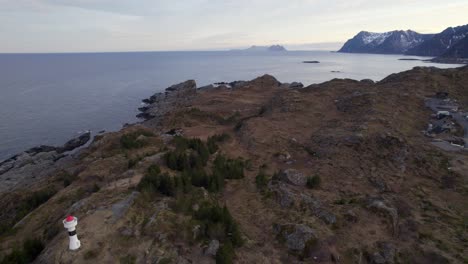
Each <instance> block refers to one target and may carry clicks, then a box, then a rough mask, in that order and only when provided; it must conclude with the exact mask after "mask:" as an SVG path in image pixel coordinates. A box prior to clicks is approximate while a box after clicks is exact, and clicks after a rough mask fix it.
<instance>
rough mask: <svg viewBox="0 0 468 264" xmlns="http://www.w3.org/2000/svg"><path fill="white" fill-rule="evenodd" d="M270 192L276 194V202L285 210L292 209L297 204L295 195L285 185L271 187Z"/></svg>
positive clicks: (279, 184)
mask: <svg viewBox="0 0 468 264" xmlns="http://www.w3.org/2000/svg"><path fill="white" fill-rule="evenodd" d="M270 190H271V191H272V192H273V193H274V195H275V198H276V200H277V201H278V203H279V204H280V205H281V207H283V208H291V207H293V206H294V204H295V194H294V193H293V192H292V191H291V190H289V189H288V187H287V186H286V185H285V184H283V183H278V184H275V185H270Z"/></svg>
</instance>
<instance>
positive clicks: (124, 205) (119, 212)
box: [112, 191, 140, 223]
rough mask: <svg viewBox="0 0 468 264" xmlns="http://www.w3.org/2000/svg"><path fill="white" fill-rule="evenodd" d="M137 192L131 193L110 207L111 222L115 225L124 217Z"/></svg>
mask: <svg viewBox="0 0 468 264" xmlns="http://www.w3.org/2000/svg"><path fill="white" fill-rule="evenodd" d="M139 194H140V193H139V192H135V191H134V192H132V193H131V194H130V195H128V196H127V198H125V199H124V200H122V201H120V202H118V203H115V204H113V205H112V222H113V223H116V222H117V221H118V220H119V219H120V218H122V216H124V215H125V214H126V213H127V211H128V209H130V206H131V205H132V204H133V201H134V200H135V198H137V197H138V195H139Z"/></svg>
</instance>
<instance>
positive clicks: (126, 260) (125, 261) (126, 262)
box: [119, 255, 136, 264]
mask: <svg viewBox="0 0 468 264" xmlns="http://www.w3.org/2000/svg"><path fill="white" fill-rule="evenodd" d="M119 262H120V264H134V263H136V257H135V256H133V255H127V256H125V257H121V258H120V261H119Z"/></svg>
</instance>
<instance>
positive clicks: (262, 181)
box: [255, 170, 268, 191]
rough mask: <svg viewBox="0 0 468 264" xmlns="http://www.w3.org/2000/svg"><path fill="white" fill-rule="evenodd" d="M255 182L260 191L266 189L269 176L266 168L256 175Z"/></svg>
mask: <svg viewBox="0 0 468 264" xmlns="http://www.w3.org/2000/svg"><path fill="white" fill-rule="evenodd" d="M255 184H256V185H257V189H258V190H260V191H263V190H265V188H266V187H267V185H268V176H267V175H266V173H265V171H264V170H260V171H259V172H258V175H257V176H256V177H255Z"/></svg>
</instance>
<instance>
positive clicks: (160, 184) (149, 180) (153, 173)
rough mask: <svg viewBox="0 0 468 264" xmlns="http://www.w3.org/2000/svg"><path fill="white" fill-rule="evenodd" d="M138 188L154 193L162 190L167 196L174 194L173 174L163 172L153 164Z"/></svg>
mask: <svg viewBox="0 0 468 264" xmlns="http://www.w3.org/2000/svg"><path fill="white" fill-rule="evenodd" d="M137 189H138V190H140V191H147V192H154V193H155V192H160V193H161V194H164V195H167V196H173V195H174V194H175V182H174V179H173V178H172V177H171V176H169V175H167V174H161V170H160V169H159V167H158V166H157V165H151V166H150V167H149V168H148V171H147V173H146V174H145V176H144V177H143V178H142V179H141V181H140V183H139V184H138V186H137Z"/></svg>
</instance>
